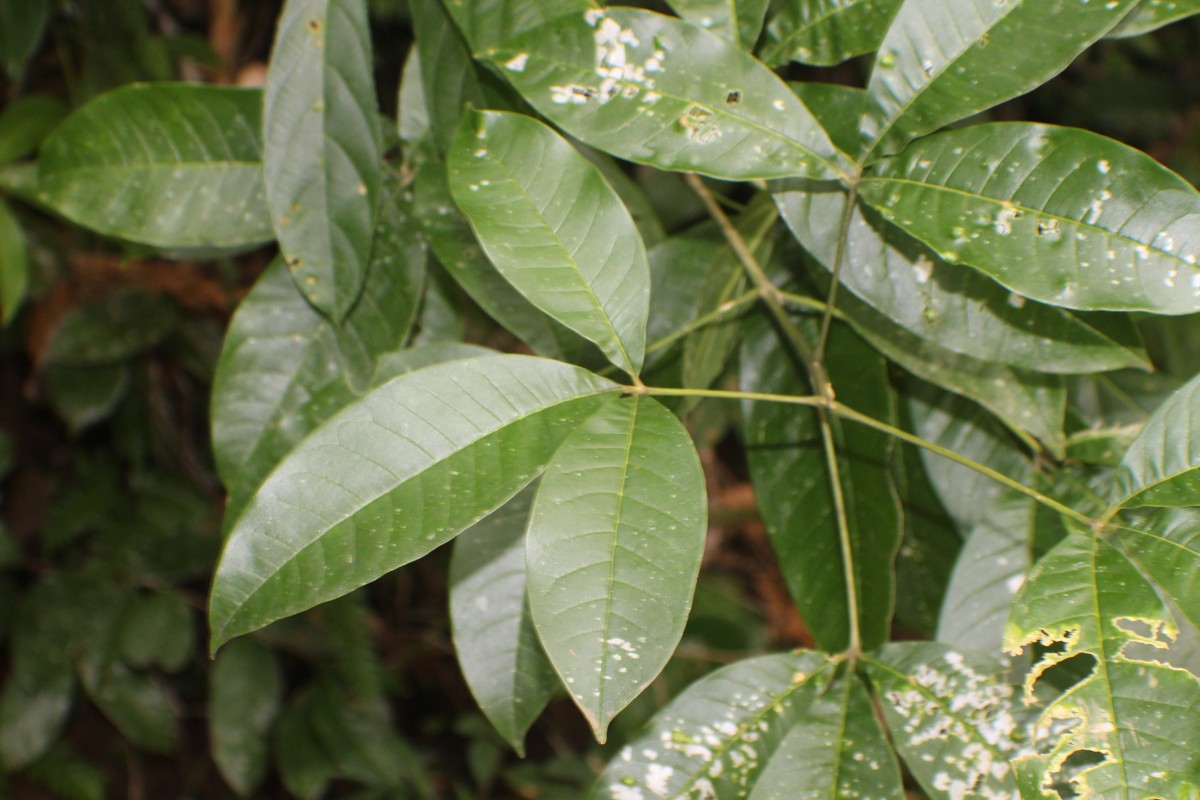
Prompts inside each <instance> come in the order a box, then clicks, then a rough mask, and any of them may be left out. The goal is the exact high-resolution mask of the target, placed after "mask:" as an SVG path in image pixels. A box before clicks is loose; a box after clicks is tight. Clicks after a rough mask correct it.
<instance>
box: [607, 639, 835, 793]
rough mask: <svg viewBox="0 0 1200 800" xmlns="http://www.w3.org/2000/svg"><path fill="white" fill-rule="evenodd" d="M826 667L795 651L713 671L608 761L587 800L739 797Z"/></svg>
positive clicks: (829, 671) (824, 679) (821, 682)
mask: <svg viewBox="0 0 1200 800" xmlns="http://www.w3.org/2000/svg"><path fill="white" fill-rule="evenodd" d="M833 669H834V663H833V662H831V661H829V660H828V659H827V658H826V657H825V656H823V655H820V654H818V653H812V652H795V653H786V654H777V655H769V656H761V657H759V658H753V659H749V660H747V661H741V662H739V663H737V664H733V665H731V666H728V667H725V668H724V669H721V670H719V671H717V672H714V673H713V674H711V675H709V676H707V677H706V678H704V679H702V680H700V681H697V682H696V683H694V684H692V685H691V686H689V687H688V688H687V689H686V690H685V691H684V692H683V693H682V694H680V695H679V697H677V698H675V700H674V701H673V702H672V703H671V704H670V705H669V706H667V707H666V708H664V709H663V710H662V711H660V712H659V713H658V714H657V715H655V717H654V720H653V721H652V722H651V724H650V726H649V727H648V728H647V730H646V731H645V732H644V733H642V734H641V736H639V737H638V738H637V739H635V740H634V741H632V742H631V743H630V744H629V745H628V746H627V747H625V749H623V750H622V751H621V754H620V755H619V756H617V757H616V758H614V759H613V760H612V762H611V763H609V765H608V767H607V769H605V771H604V772H603V773H602V774H601V775H600V778H599V779H598V780H597V781H596V784H595V786H593V788H592V791H591V793H590V794H589V795H588V796H589V798H591V800H625V798H636V797H639V796H640V797H645V798H649V797H667V798H711V799H712V800H725V799H726V798H737V797H745V796H746V792H747V791H748V790H749V789H750V787H752V786H754V784H755V782H756V781H757V780H758V779H759V777H760V776H761V775H762V774H763V772H764V771H765V769H766V768H767V765H768V764H769V763H771V762H772V759H773V758H774V757H775V756H776V753H777V752H778V750H779V748H780V746H781V745H782V744H783V742H784V741H786V737H787V735H788V733H789V732H790V731H793V730H796V729H797V725H798V724H800V722H801V721H802V720H803V719H805V716H806V711H807V710H808V708H809V704H810V703H811V702H812V700H813V699H814V698H815V697H816V696H817V695H818V693H819V692H820V690H821V689H822V688H823V687H824V686H825V685H827V684H828V683H829V681H830V680H831V679H832V677H833ZM781 756H782V754H781ZM643 790H644V791H643ZM793 791H794V789H793ZM787 796H789V797H791V796H793V795H792V794H791V793H790V792H789V794H788V795H787Z"/></svg>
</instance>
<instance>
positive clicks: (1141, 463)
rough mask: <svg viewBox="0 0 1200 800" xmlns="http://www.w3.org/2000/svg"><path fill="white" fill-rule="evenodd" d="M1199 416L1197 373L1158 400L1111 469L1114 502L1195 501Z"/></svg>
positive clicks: (1199, 493)
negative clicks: (1169, 394) (1155, 408)
mask: <svg viewBox="0 0 1200 800" xmlns="http://www.w3.org/2000/svg"><path fill="white" fill-rule="evenodd" d="M1197 274H1200V273H1197ZM1198 417H1200V377H1196V378H1193V379H1192V380H1191V381H1190V382H1188V384H1187V385H1186V386H1184V387H1182V388H1181V389H1179V390H1178V391H1176V392H1175V393H1174V394H1172V395H1171V396H1170V397H1169V398H1168V399H1167V401H1166V402H1165V403H1163V404H1162V405H1161V406H1159V408H1158V410H1157V411H1155V412H1154V414H1153V415H1152V416H1151V417H1150V419H1149V420H1147V421H1146V424H1145V425H1144V426H1143V427H1142V431H1141V433H1139V434H1138V437H1137V438H1136V439H1134V440H1133V444H1132V445H1130V446H1129V450H1128V451H1126V453H1125V457H1124V458H1123V459H1122V460H1121V467H1120V469H1118V470H1117V474H1116V488H1117V492H1116V493H1117V497H1118V498H1120V499H1119V500H1118V504H1119V505H1123V506H1134V507H1136V506H1194V505H1200V472H1198V471H1197V470H1198V469H1200V436H1196V435H1195V434H1193V433H1192V431H1193V429H1194V428H1193V426H1194V425H1195V423H1196V422H1197V421H1200V419H1198Z"/></svg>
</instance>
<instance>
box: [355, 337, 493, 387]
mask: <svg viewBox="0 0 1200 800" xmlns="http://www.w3.org/2000/svg"><path fill="white" fill-rule="evenodd" d="M491 355H496V351H495V350H491V349H489V348H486V347H480V346H479V345H476V344H464V343H462V342H431V343H429V344H424V345H418V346H416V347H406V348H404V349H403V350H394V351H393V352H391V353H385V354H384V355H383V356H382V357H380V359H379V361H378V362H377V363H376V365H375V374H374V375H373V376H372V377H371V388H372V389H373V388H375V387H377V386H382V385H383V384H385V383H387V382H388V381H390V380H391V379H392V378H397V377H399V376H401V375H407V374H408V373H410V372H414V371H416V370H418V369H421V368H423V367H431V366H433V365H434V364H444V363H445V362H447V361H461V360H462V359H464V358H475V357H477V356H491Z"/></svg>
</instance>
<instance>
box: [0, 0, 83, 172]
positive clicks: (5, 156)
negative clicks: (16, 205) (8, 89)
mask: <svg viewBox="0 0 1200 800" xmlns="http://www.w3.org/2000/svg"><path fill="white" fill-rule="evenodd" d="M0 5H3V3H0ZM67 111H68V109H67V106H66V104H65V103H63V101H62V100H59V99H58V98H57V97H54V96H53V95H48V94H30V95H25V96H24V97H21V98H18V99H17V100H14V101H13V102H11V103H9V104H8V105H7V106H6V107H5V108H4V111H2V112H0V163H3V162H6V161H12V160H14V159H17V158H24V157H25V156H27V155H29V154H30V153H32V152H33V151H35V150H37V148H38V145H40V144H41V143H42V140H43V139H45V138H46V134H48V133H49V132H50V131H51V130H52V129H53V128H54V126H55V125H57V124H58V123H59V122H61V121H62V119H63V117H65V116H66V115H67Z"/></svg>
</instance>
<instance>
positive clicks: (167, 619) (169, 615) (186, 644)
mask: <svg viewBox="0 0 1200 800" xmlns="http://www.w3.org/2000/svg"><path fill="white" fill-rule="evenodd" d="M195 636H196V626H195V623H194V621H193V619H192V611H191V609H190V608H188V605H187V602H186V601H185V600H184V599H183V597H182V596H181V595H180V594H179V593H178V592H156V593H154V594H150V595H144V596H141V597H138V598H137V599H135V600H134V601H133V602H132V603H131V604H130V605H129V607H128V608H126V609H125V613H124V614H123V616H122V618H121V622H120V632H119V633H118V639H119V642H118V645H119V647H120V650H121V658H122V660H124V661H125V663H126V664H128V665H129V666H131V667H134V668H136V669H145V668H147V667H152V666H157V667H159V668H161V669H162V670H163V671H164V672H178V671H179V670H181V669H183V667H184V666H185V665H186V664H187V662H188V660H189V659H190V658H191V656H192V646H193V644H194V641H193V640H194V639H195Z"/></svg>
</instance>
